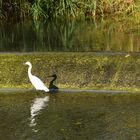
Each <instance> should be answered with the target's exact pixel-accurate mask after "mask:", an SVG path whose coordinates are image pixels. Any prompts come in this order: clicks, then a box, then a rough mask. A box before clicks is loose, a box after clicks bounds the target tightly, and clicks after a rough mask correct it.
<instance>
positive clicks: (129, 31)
mask: <svg viewBox="0 0 140 140" xmlns="http://www.w3.org/2000/svg"><path fill="white" fill-rule="evenodd" d="M139 42H140V30H139V27H138V26H134V25H131V24H130V25H125V24H122V23H120V24H119V23H118V24H117V23H114V22H95V21H47V23H42V22H36V23H18V24H4V25H1V26H0V51H1V52H48V51H50V52H52V51H57V52H58V51H59V52H64V51H66V52H71V51H72V52H79V51H80V52H81V51H82V52H83V51H84V52H95V51H96V52H97V51H98V52H102V51H107V52H139V51H140V47H139Z"/></svg>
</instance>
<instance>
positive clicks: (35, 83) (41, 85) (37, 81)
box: [25, 62, 49, 92]
mask: <svg viewBox="0 0 140 140" xmlns="http://www.w3.org/2000/svg"><path fill="white" fill-rule="evenodd" d="M25 64H26V65H28V66H29V68H28V77H29V79H30V81H31V83H32V85H33V86H34V87H35V89H36V90H42V91H45V92H49V89H48V88H47V87H46V86H45V84H44V83H43V82H42V81H41V80H40V79H39V78H38V77H36V76H34V75H32V73H31V69H32V64H31V63H30V62H26V63H25Z"/></svg>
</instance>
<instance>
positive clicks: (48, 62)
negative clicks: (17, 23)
mask: <svg viewBox="0 0 140 140" xmlns="http://www.w3.org/2000/svg"><path fill="white" fill-rule="evenodd" d="M26 61H30V62H31V63H32V65H33V69H32V73H33V74H34V75H36V76H38V77H39V78H40V79H41V80H42V81H43V82H45V83H46V85H47V86H48V84H49V82H50V81H51V78H48V77H47V76H48V75H51V74H54V73H55V74H57V76H58V78H57V81H56V83H55V84H56V85H57V86H59V88H77V89H122V90H138V91H139V85H140V84H139V79H140V72H139V69H140V57H139V55H136V56H129V57H125V55H104V54H100V55H99V54H96V53H66V52H65V53H64V52H63V53H29V54H24V53H23V54H22V53H17V54H1V55H0V88H4V87H6V88H7V87H14V88H17V87H20V88H21V87H22V88H25V87H27V88H31V87H32V85H31V83H30V81H29V79H28V75H27V66H25V65H23V64H24V63H25V62H26Z"/></svg>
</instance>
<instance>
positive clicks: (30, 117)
mask: <svg viewBox="0 0 140 140" xmlns="http://www.w3.org/2000/svg"><path fill="white" fill-rule="evenodd" d="M66 93H67V92H66V91H65V92H60V93H58V94H51V95H50V94H42V93H36V92H34V91H26V92H24V93H23V92H21V93H20V92H18V93H16V92H13V93H8V92H7V93H2V92H1V93H0V139H1V140H5V139H6V140H7V139H8V140H13V139H20V140H25V139H28V140H44V139H48V140H50V139H51V140H77V139H81V140H91V139H92V140H103V139H104V140H112V139H113V140H118V139H119V140H124V139H127V140H132V139H140V133H139V132H140V95H139V94H133V93H130V94H119V95H118V94H111V93H107V94H99V93H88V92H86V93H84V92H82V93H75V94H72V93H67V94H66Z"/></svg>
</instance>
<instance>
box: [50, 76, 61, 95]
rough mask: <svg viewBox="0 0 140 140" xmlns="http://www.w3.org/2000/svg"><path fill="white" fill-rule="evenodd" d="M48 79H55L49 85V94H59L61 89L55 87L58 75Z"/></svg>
mask: <svg viewBox="0 0 140 140" xmlns="http://www.w3.org/2000/svg"><path fill="white" fill-rule="evenodd" d="M48 77H53V79H52V80H51V82H50V84H49V92H50V93H57V92H58V90H59V88H58V87H57V86H56V85H54V81H55V80H56V79H57V75H56V74H53V75H51V76H48Z"/></svg>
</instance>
